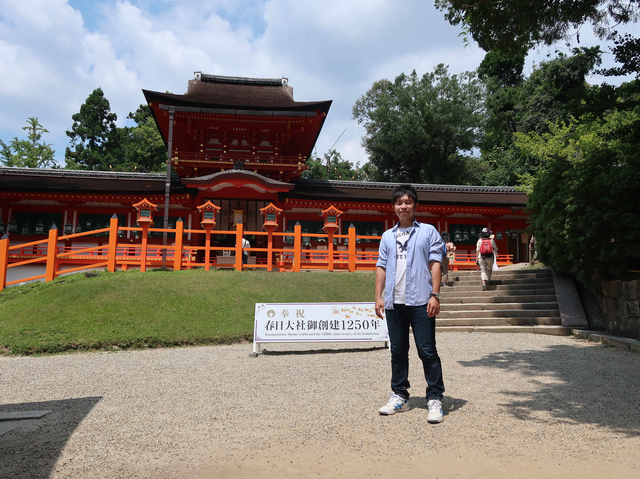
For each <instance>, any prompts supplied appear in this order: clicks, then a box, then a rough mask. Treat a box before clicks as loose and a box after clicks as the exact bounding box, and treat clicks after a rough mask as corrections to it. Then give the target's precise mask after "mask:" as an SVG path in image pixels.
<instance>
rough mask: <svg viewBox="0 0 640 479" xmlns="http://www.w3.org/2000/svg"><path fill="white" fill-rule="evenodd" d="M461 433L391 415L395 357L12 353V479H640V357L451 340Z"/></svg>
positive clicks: (6, 384) (418, 374)
mask: <svg viewBox="0 0 640 479" xmlns="http://www.w3.org/2000/svg"><path fill="white" fill-rule="evenodd" d="M438 349H439V351H440V355H441V357H442V362H443V370H444V375H445V386H446V392H445V397H444V400H443V409H444V413H445V419H444V422H443V423H441V424H438V425H430V424H428V423H427V421H426V417H427V413H428V411H427V409H426V400H425V398H424V388H425V387H426V384H425V381H424V376H423V373H422V369H421V367H420V366H419V360H418V358H417V355H416V354H415V348H412V350H411V364H412V369H411V370H410V380H411V384H412V388H411V392H412V397H411V399H410V405H411V410H410V411H408V412H404V413H401V414H395V415H393V416H380V415H378V413H377V410H378V408H379V407H380V406H382V405H383V404H384V403H386V399H387V393H388V388H389V374H390V371H389V352H388V350H386V349H385V348H382V347H372V346H369V345H357V346H352V345H345V344H335V343H334V344H332V345H325V344H323V345H319V346H310V345H295V344H281V345H271V346H270V347H269V348H268V351H266V352H265V353H264V354H262V355H260V356H259V357H257V358H252V357H250V355H249V353H250V351H251V345H250V344H238V345H231V346H212V347H193V348H175V349H162V350H151V351H119V352H114V353H87V354H71V355H63V356H52V357H40V358H33V357H31V358H7V357H0V378H1V381H2V388H1V391H0V412H7V411H33V410H51V412H50V413H49V414H47V415H46V416H44V417H43V418H42V419H38V420H32V421H25V422H24V423H23V424H21V425H20V427H17V428H15V429H13V430H11V431H9V432H6V433H5V434H2V435H0V477H2V478H4V477H19V478H21V479H23V478H50V479H61V478H92V479H93V478H154V479H155V478H160V479H169V478H171V479H174V478H177V479H182V478H184V479H187V478H189V479H191V478H198V479H205V478H207V479H208V478H262V477H278V478H294V477H295V478H299V477H311V478H313V477H328V478H334V477H335V478H342V477H349V478H370V477H379V478H394V479H397V478H399V477H401V478H404V479H412V478H418V477H420V478H423V477H430V478H440V479H442V478H466V477H469V478H540V477H543V478H563V479H564V478H580V479H583V478H586V477H607V478H608V477H615V478H634V479H637V478H639V477H640V414H639V411H640V354H637V353H633V352H630V351H623V350H619V349H617V348H610V347H605V346H603V345H600V344H593V343H589V342H587V341H583V340H579V339H576V338H572V337H556V336H544V335H537V334H490V333H471V334H469V333H446V334H441V335H439V336H438Z"/></svg>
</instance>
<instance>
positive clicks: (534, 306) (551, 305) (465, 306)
mask: <svg viewBox="0 0 640 479" xmlns="http://www.w3.org/2000/svg"><path fill="white" fill-rule="evenodd" d="M525 309H526V310H538V309H547V310H553V309H558V303H557V301H551V302H537V303H462V304H442V305H441V308H440V311H441V314H442V313H444V312H447V311H498V310H525Z"/></svg>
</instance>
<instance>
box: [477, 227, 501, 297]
mask: <svg viewBox="0 0 640 479" xmlns="http://www.w3.org/2000/svg"><path fill="white" fill-rule="evenodd" d="M491 233H492V231H491V230H490V229H489V228H482V231H481V232H480V235H479V236H480V238H479V239H478V242H477V243H476V255H477V256H478V260H477V263H478V266H480V277H481V279H482V291H486V289H487V286H488V285H489V281H491V273H492V272H493V260H494V255H496V254H498V247H497V246H496V242H495V241H493V239H492V238H491Z"/></svg>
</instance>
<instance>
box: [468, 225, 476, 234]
mask: <svg viewBox="0 0 640 479" xmlns="http://www.w3.org/2000/svg"><path fill="white" fill-rule="evenodd" d="M469 234H470V235H471V236H477V234H476V227H475V226H472V227H471V231H470V232H469Z"/></svg>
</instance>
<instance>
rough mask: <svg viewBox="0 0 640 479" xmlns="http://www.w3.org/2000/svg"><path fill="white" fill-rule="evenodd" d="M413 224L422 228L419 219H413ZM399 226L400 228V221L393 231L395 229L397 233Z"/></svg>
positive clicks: (393, 229)
mask: <svg viewBox="0 0 640 479" xmlns="http://www.w3.org/2000/svg"><path fill="white" fill-rule="evenodd" d="M413 226H415V227H416V228H420V223H418V220H416V219H414V220H413ZM398 228H400V222H399V221H398V222H397V223H396V225H395V226H394V227H393V228H392V229H391V231H393V232H394V233H395V232H396V231H398Z"/></svg>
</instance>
